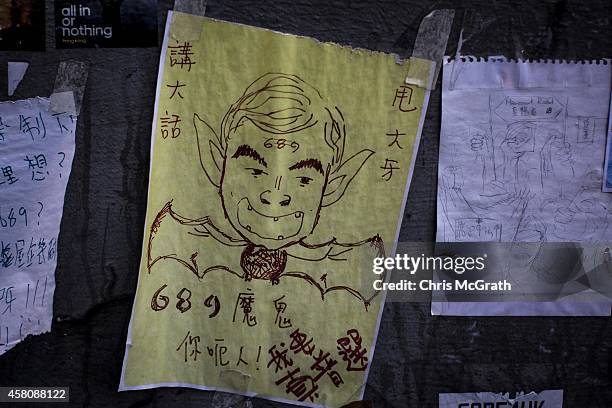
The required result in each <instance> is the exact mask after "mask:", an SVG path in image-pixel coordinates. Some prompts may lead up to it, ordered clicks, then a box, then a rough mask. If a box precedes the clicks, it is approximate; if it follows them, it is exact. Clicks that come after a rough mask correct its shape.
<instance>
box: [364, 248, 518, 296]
mask: <svg viewBox="0 0 612 408" xmlns="http://www.w3.org/2000/svg"><path fill="white" fill-rule="evenodd" d="M486 259H487V254H483V255H482V256H479V257H471V256H465V257H450V256H425V255H424V254H421V256H416V257H414V256H409V255H407V254H403V255H399V254H398V255H396V256H395V257H387V258H382V257H381V258H374V262H373V266H372V272H374V273H375V274H376V275H378V279H375V280H374V281H373V282H372V286H373V288H374V290H377V291H381V290H388V291H419V290H420V291H490V292H509V291H511V290H512V284H511V283H510V282H508V281H507V280H505V279H504V280H498V281H494V282H489V281H486V280H484V279H476V280H474V279H452V280H448V281H447V280H445V279H443V280H433V279H431V278H429V279H421V280H409V279H400V280H399V281H395V282H388V281H386V279H385V275H386V272H390V271H397V272H402V273H408V274H410V275H411V276H413V275H415V274H416V273H417V272H419V271H422V272H444V273H445V274H446V275H448V273H449V272H454V273H455V274H457V275H458V278H459V277H461V276H462V275H463V274H464V273H466V272H480V271H483V270H484V269H485V266H486V265H485V261H486Z"/></svg>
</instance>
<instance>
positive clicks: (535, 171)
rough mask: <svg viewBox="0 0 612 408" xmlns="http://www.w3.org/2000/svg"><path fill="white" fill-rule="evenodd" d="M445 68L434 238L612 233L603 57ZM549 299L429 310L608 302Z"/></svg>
mask: <svg viewBox="0 0 612 408" xmlns="http://www.w3.org/2000/svg"><path fill="white" fill-rule="evenodd" d="M443 76H444V77H443V92H442V95H443V96H442V127H441V134H440V162H439V168H438V201H437V202H438V211H437V241H442V242H535V243H538V242H540V243H545V242H585V243H593V242H608V241H612V196H610V195H607V194H604V193H602V192H601V183H602V168H603V161H604V152H605V141H606V129H607V116H608V106H609V98H610V64H609V63H607V64H604V63H603V62H599V61H597V62H590V61H586V62H584V63H582V62H578V63H574V62H561V61H555V62H554V63H553V62H552V61H549V62H538V63H535V62H534V63H530V62H508V61H504V60H500V59H498V58H489V59H488V60H486V59H483V60H476V59H474V58H463V59H460V60H456V61H454V60H450V59H447V60H446V61H445V65H444V71H443ZM554 304H555V302H553V303H550V302H546V304H544V303H541V304H538V303H532V304H530V305H527V306H526V305H524V304H521V302H513V303H512V304H510V303H508V304H503V305H502V304H497V305H496V304H491V303H480V305H478V304H477V303H472V304H469V305H457V304H453V305H451V304H449V305H447V306H448V307H441V305H434V306H433V307H432V312H433V313H434V314H438V313H442V314H462V315H480V314H481V313H479V312H478V310H477V309H482V310H485V309H486V314H487V315H506V314H513V315H517V314H519V315H520V314H528V315H538V314H541V315H574V314H575V315H584V314H591V313H592V314H593V315H602V314H609V311H610V306H609V304H606V303H602V304H595V305H592V306H591V305H588V304H587V305H585V304H584V303H582V304H576V305H575V308H573V307H571V303H568V302H565V304H564V305H562V306H560V307H559V308H556V307H555V306H554ZM509 309H511V310H512V312H509V311H508V310H509ZM450 310H452V311H453V312H452V313H449V312H450ZM470 311H471V312H470ZM521 311H522V312H521Z"/></svg>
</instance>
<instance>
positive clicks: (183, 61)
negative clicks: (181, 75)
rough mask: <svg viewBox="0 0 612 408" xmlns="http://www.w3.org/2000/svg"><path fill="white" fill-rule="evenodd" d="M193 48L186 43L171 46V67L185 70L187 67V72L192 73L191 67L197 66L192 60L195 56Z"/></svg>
mask: <svg viewBox="0 0 612 408" xmlns="http://www.w3.org/2000/svg"><path fill="white" fill-rule="evenodd" d="M192 47H193V46H192V45H191V44H190V43H189V42H187V41H185V42H184V43H183V44H180V43H178V42H177V44H176V45H174V46H169V47H168V48H169V49H170V67H173V66H175V65H178V66H180V68H181V69H183V68H184V67H185V66H186V67H187V71H191V66H192V65H193V64H195V61H192V60H191V56H193V52H192V51H191V48H192Z"/></svg>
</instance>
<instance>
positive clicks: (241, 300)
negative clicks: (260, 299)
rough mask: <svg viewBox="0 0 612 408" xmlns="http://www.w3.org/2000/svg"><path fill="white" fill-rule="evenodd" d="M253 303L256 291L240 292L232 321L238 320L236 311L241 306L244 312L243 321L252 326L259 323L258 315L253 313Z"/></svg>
mask: <svg viewBox="0 0 612 408" xmlns="http://www.w3.org/2000/svg"><path fill="white" fill-rule="evenodd" d="M253 303H255V294H254V293H252V292H241V293H239V294H238V299H236V306H235V307H234V317H233V318H232V322H235V321H236V311H237V310H238V308H240V309H241V310H242V313H243V317H242V323H246V324H248V325H249V326H250V327H253V326H255V325H256V324H257V316H255V315H253Z"/></svg>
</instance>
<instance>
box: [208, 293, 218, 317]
mask: <svg viewBox="0 0 612 408" xmlns="http://www.w3.org/2000/svg"><path fill="white" fill-rule="evenodd" d="M204 306H206V307H212V308H213V311H212V312H211V313H210V314H209V315H208V318H209V319H212V318H213V317H215V316H216V315H218V314H219V309H221V303H220V302H219V298H218V297H217V296H215V295H210V296H209V297H207V298H206V300H204Z"/></svg>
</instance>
